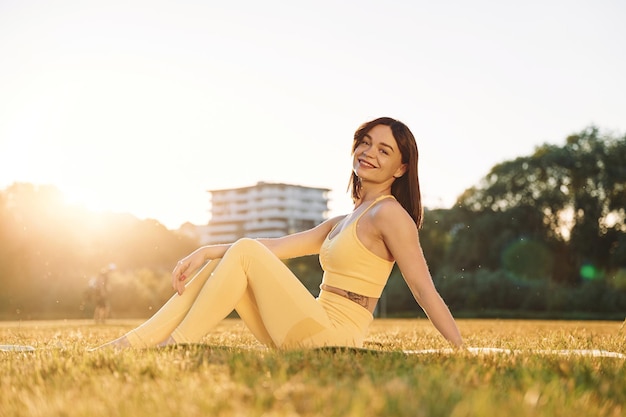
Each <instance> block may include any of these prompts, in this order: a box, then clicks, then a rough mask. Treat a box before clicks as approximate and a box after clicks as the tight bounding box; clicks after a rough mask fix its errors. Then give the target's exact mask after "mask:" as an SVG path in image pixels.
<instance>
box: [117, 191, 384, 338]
mask: <svg viewBox="0 0 626 417" xmlns="http://www.w3.org/2000/svg"><path fill="white" fill-rule="evenodd" d="M383 198H393V196H391V195H386V196H381V197H379V198H377V199H376V200H375V201H374V202H373V203H372V204H371V205H370V206H369V207H367V208H366V209H365V210H364V211H363V212H362V213H361V214H360V215H359V216H358V217H357V219H356V220H354V221H353V222H351V223H350V224H349V225H347V226H346V227H345V228H344V229H343V230H342V231H340V232H339V233H337V234H336V235H335V236H332V238H331V235H332V234H333V231H334V228H333V230H331V232H330V233H329V234H328V236H327V237H326V239H325V240H324V243H323V244H322V246H321V248H320V254H319V259H320V265H321V266H322V269H323V270H324V276H323V279H322V285H321V286H320V287H322V286H323V285H324V284H326V285H329V286H333V287H337V288H340V289H343V290H345V291H350V292H353V293H357V294H360V295H363V296H367V297H376V298H379V297H380V295H381V293H382V291H383V288H384V287H385V284H386V283H387V280H388V278H389V274H390V273H391V269H392V268H393V264H394V263H393V262H392V261H388V260H386V259H383V258H381V257H379V256H377V255H375V254H374V253H372V252H371V251H370V250H368V249H367V248H366V247H365V246H364V245H363V244H362V243H361V241H359V239H358V237H357V233H356V227H357V224H358V221H359V219H360V218H361V216H363V214H364V213H365V212H367V211H368V210H369V209H370V208H371V207H372V206H373V205H374V204H376V203H377V202H378V201H380V200H382V199H383ZM233 309H234V310H236V311H237V313H238V314H239V316H240V317H241V319H242V320H243V321H244V323H245V324H246V326H247V327H248V328H249V329H250V331H251V332H252V333H253V334H254V336H255V337H256V338H257V339H258V340H259V341H260V342H261V343H263V344H265V345H267V346H271V347H277V348H307V347H323V346H349V347H361V346H363V341H364V339H365V336H366V335H367V329H368V327H369V325H370V323H371V322H372V320H373V316H372V314H371V313H370V312H369V311H368V310H367V309H366V308H365V307H363V306H361V305H359V304H357V303H356V302H354V301H351V300H349V299H348V298H345V297H342V296H341V295H338V294H335V293H332V292H329V291H324V290H323V289H322V291H321V292H320V294H319V296H318V297H317V298H315V297H314V296H313V295H312V294H311V293H310V291H309V290H308V289H307V288H306V287H305V286H304V285H303V284H302V283H301V282H300V280H298V278H297V277H296V276H295V275H294V274H293V273H292V272H291V270H289V268H288V267H287V266H286V265H285V264H284V263H283V262H282V261H281V260H280V259H279V258H278V257H276V255H274V254H273V253H272V252H271V251H270V250H269V249H268V248H267V247H265V246H264V245H263V244H262V243H259V242H257V241H256V240H253V239H249V238H243V239H239V240H238V241H236V242H235V243H234V244H233V245H231V247H230V248H229V249H228V250H227V251H226V253H225V254H224V256H223V257H222V258H221V259H215V260H212V261H209V262H208V263H207V264H205V265H204V266H203V267H202V268H201V269H200V270H199V271H198V272H197V273H196V275H195V276H194V277H193V278H192V279H191V280H190V281H189V283H188V284H187V285H186V287H185V292H184V293H183V294H182V295H178V294H175V295H174V296H172V298H170V299H169V301H168V302H167V303H166V304H165V305H164V306H163V307H162V308H161V309H160V310H159V311H157V312H156V313H155V314H154V315H153V316H152V317H151V318H150V319H148V320H147V321H146V322H145V323H143V324H142V325H140V326H139V327H137V328H135V329H133V330H131V331H130V332H128V333H127V334H126V337H127V339H128V341H129V343H130V344H131V346H134V347H149V346H155V345H157V344H159V343H160V342H162V341H164V340H165V339H167V338H168V337H169V336H170V335H171V336H172V337H173V338H174V340H175V341H176V342H178V343H197V342H199V341H200V340H201V339H202V337H203V336H204V335H205V334H207V333H208V332H209V331H210V330H211V329H213V328H214V327H215V326H216V325H217V324H218V323H219V322H220V321H221V320H223V319H224V318H225V317H226V316H228V314H230V313H231V312H232V311H233Z"/></svg>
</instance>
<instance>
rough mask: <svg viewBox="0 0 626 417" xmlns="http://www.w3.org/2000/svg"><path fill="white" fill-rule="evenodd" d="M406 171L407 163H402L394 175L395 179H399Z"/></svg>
mask: <svg viewBox="0 0 626 417" xmlns="http://www.w3.org/2000/svg"><path fill="white" fill-rule="evenodd" d="M405 172H406V164H402V165H400V168H398V169H397V170H396V172H395V173H394V174H393V177H394V178H395V179H398V178H400V177H401V176H403V175H404V173H405Z"/></svg>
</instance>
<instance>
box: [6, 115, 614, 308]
mask: <svg viewBox="0 0 626 417" xmlns="http://www.w3.org/2000/svg"><path fill="white" fill-rule="evenodd" d="M625 208H626V136H619V135H616V134H610V133H602V132H600V130H599V129H598V128H596V127H593V126H592V127H589V128H586V129H584V130H583V131H581V132H579V133H577V134H574V135H571V136H570V137H568V138H566V140H565V143H564V144H563V145H560V146H557V145H548V144H544V145H541V146H539V147H537V148H536V149H535V151H534V152H533V153H532V154H531V155H528V156H521V157H518V158H515V159H513V160H509V161H505V162H502V163H500V164H497V165H495V166H494V167H492V168H491V169H490V170H489V171H488V173H487V174H486V175H485V177H484V178H483V179H482V181H481V182H480V183H479V184H477V185H476V186H474V187H471V188H469V189H467V190H465V191H464V192H463V193H462V194H461V195H460V196H459V197H458V200H457V202H456V204H455V205H454V206H453V207H451V208H449V209H437V210H428V209H427V210H426V213H425V217H424V226H423V228H422V230H421V231H420V239H421V242H422V246H423V250H424V253H425V255H426V258H427V260H428V262H429V267H430V270H431V273H432V275H433V279H434V281H435V285H436V286H437V288H438V289H439V291H440V293H441V295H442V296H443V298H444V299H445V300H446V302H447V303H448V304H449V305H450V308H451V309H452V311H453V313H454V314H456V315H465V316H503V317H509V316H510V317H513V316H517V317H520V316H533V315H540V316H541V315H542V316H550V317H603V318H623V317H624V315H626V225H625V221H624V220H625V217H626V211H625V210H626V209H625ZM0 242H1V246H0V319H29V318H77V317H91V315H92V313H93V307H94V306H93V301H92V300H90V299H89V297H88V295H89V291H88V289H89V282H90V281H91V280H92V279H93V278H94V277H95V276H97V274H98V272H99V271H100V270H101V269H102V268H103V267H106V266H107V265H109V264H112V263H113V264H115V265H116V269H115V270H114V271H113V272H112V273H111V274H110V276H111V279H110V283H109V288H110V302H111V308H112V315H113V317H131V316H132V317H148V316H149V315H151V314H152V313H153V312H154V311H155V309H157V308H159V307H160V306H161V305H162V304H163V303H164V302H165V301H166V300H167V298H169V297H170V296H171V295H172V294H173V291H172V289H171V288H170V282H169V273H170V271H171V269H172V267H173V265H174V264H175V262H176V261H177V260H178V259H180V258H181V257H182V256H184V255H186V254H187V253H189V252H191V251H192V250H194V249H195V248H196V247H197V246H198V242H196V241H194V240H193V239H191V238H189V237H186V236H184V235H181V234H180V233H178V232H176V231H172V230H168V229H167V228H166V227H164V226H163V225H161V224H160V223H159V222H157V221H155V220H139V219H137V218H135V217H133V216H131V215H129V214H119V213H93V212H89V211H88V210H86V209H84V208H81V207H78V206H70V205H68V204H66V203H65V202H64V199H63V196H62V194H61V193H60V192H59V191H58V189H56V188H55V187H53V186H46V185H43V186H42V185H33V184H24V183H16V184H13V185H11V186H9V187H8V188H6V189H5V190H2V191H0ZM286 263H287V265H288V266H289V267H290V268H291V269H292V270H293V271H294V272H295V273H296V275H297V276H298V277H300V279H301V280H302V281H303V283H304V284H305V285H306V286H307V288H309V290H310V291H311V292H312V293H313V294H317V293H318V291H319V288H318V286H319V283H320V278H321V273H322V272H321V269H320V267H319V263H318V261H317V257H315V256H312V257H303V258H299V259H295V260H289V261H287V262H286ZM419 311H420V310H419V308H418V307H417V305H416V303H415V301H414V300H413V297H412V295H411V294H410V292H409V290H408V288H407V287H406V285H405V284H404V281H403V279H402V276H401V274H400V271H398V269H397V268H394V270H393V272H392V276H391V278H390V280H389V283H388V285H387V287H386V288H385V291H384V293H383V299H382V301H381V303H380V306H379V314H380V315H390V316H391V315H395V316H397V315H412V316H414V315H415V314H416V312H419Z"/></svg>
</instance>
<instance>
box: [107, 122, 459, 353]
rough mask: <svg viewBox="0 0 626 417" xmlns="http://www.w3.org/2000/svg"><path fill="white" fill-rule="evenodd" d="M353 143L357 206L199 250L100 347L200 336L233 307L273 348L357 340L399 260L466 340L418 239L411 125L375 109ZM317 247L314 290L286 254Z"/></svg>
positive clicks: (438, 319) (442, 319) (431, 307)
mask: <svg viewBox="0 0 626 417" xmlns="http://www.w3.org/2000/svg"><path fill="white" fill-rule="evenodd" d="M352 151H353V152H352V156H353V161H352V163H353V167H352V175H351V177H350V185H349V187H350V188H351V191H352V199H353V201H354V210H353V211H352V213H350V214H348V215H346V216H338V217H334V218H332V219H329V220H326V221H324V222H323V223H322V224H320V225H318V226H317V227H315V228H313V229H310V230H307V231H304V232H300V233H295V234H292V235H287V236H284V237H281V238H276V239H254V240H253V239H248V238H244V239H240V240H238V241H236V242H235V243H233V244H229V245H211V246H204V247H201V248H199V249H197V250H196V251H194V252H192V253H191V254H190V255H188V256H187V257H185V258H183V259H181V260H180V261H179V262H178V263H177V264H176V267H175V268H174V270H173V272H172V286H173V287H174V289H176V291H177V294H175V295H174V296H173V297H172V298H171V299H170V300H169V301H168V302H167V303H166V304H165V305H164V306H163V307H162V308H161V309H160V310H159V311H158V312H157V313H156V314H155V315H154V316H153V317H152V318H150V319H149V320H148V321H146V322H145V323H144V324H142V325H140V326H139V327H137V328H136V329H134V330H131V331H130V332H128V333H127V334H125V335H124V336H122V337H120V338H119V339H116V340H114V341H112V342H109V343H107V344H106V345H103V347H115V348H121V347H149V346H155V345H160V346H165V345H170V344H176V343H194V342H198V341H200V340H201V338H202V337H203V336H204V335H205V334H206V333H207V332H209V331H210V330H211V329H212V328H213V327H214V326H215V325H217V324H218V323H219V322H220V321H221V320H222V319H224V318H225V317H226V316H227V315H228V314H229V313H231V312H232V311H233V309H234V310H236V311H237V313H238V314H239V316H240V317H241V318H242V320H243V321H244V322H245V323H246V325H247V326H248V328H249V329H250V330H251V331H252V333H253V334H254V335H255V336H256V338H257V339H258V340H259V341H261V342H262V343H264V344H265V345H267V346H270V347H276V348H283V349H290V348H310V347H323V346H347V347H361V346H362V345H363V341H364V339H365V337H366V333H367V329H368V326H369V325H370V323H371V322H372V320H373V315H372V313H373V312H374V309H375V307H376V303H377V302H378V299H379V297H380V295H381V293H382V291H383V288H384V286H385V284H386V282H387V279H388V278H389V274H390V273H391V269H392V267H393V265H394V262H395V263H397V264H398V266H399V268H400V271H401V272H402V275H403V276H404V279H405V280H406V282H407V284H408V286H409V288H410V290H411V292H412V294H413V296H414V297H415V300H416V301H417V302H418V303H419V305H420V306H421V307H422V308H423V309H424V311H425V312H426V314H427V315H428V317H429V318H430V320H431V322H432V323H433V324H434V326H435V327H436V328H437V329H438V330H439V332H440V333H441V334H442V335H443V336H444V337H445V338H446V339H447V340H448V341H449V342H450V343H451V344H452V345H454V346H456V347H461V346H462V345H463V341H462V338H461V335H460V333H459V330H458V328H457V326H456V324H455V322H454V319H453V318H452V315H451V314H450V311H449V309H448V307H447V306H446V304H445V303H444V302H443V300H442V299H441V297H440V296H439V294H438V292H437V290H436V289H435V287H434V285H433V282H432V278H431V276H430V273H429V270H428V267H427V265H426V260H425V259H424V254H423V253H422V248H421V246H420V242H419V236H418V229H419V227H420V225H421V222H422V204H421V196H420V188H419V179H418V172H417V162H418V151H417V145H416V143H415V138H414V137H413V134H412V133H411V131H410V130H409V129H408V127H407V126H406V125H404V124H403V123H401V122H399V121H397V120H394V119H392V118H388V117H382V118H378V119H375V120H372V121H370V122H367V123H365V124H363V125H362V126H360V127H359V128H358V130H357V131H356V132H355V134H354V142H353V146H352ZM311 254H319V259H320V264H321V266H322V268H323V270H324V275H323V279H322V283H321V285H320V289H321V292H320V295H319V297H318V298H314V297H313V296H312V295H311V293H310V292H309V291H308V290H307V289H306V288H305V287H304V286H303V285H302V284H301V282H300V281H299V280H298V278H297V277H295V276H294V275H293V273H292V272H291V271H290V270H289V269H288V268H287V267H286V266H285V265H284V263H283V262H282V261H281V259H288V258H295V257H299V256H304V255H311ZM196 271H198V272H196ZM194 273H195V275H193V276H192V274H194ZM188 278H191V279H188Z"/></svg>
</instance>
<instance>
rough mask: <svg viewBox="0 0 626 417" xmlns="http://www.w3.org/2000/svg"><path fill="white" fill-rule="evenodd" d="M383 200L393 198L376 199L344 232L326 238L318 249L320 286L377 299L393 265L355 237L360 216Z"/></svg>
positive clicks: (390, 196)
mask: <svg viewBox="0 0 626 417" xmlns="http://www.w3.org/2000/svg"><path fill="white" fill-rule="evenodd" d="M384 198H394V197H393V196H392V195H383V196H380V197H378V198H377V199H376V200H374V202H373V203H372V204H370V206H369V207H368V208H366V209H365V210H364V211H363V213H361V214H360V215H359V217H357V219H356V220H354V221H353V222H352V223H350V224H349V225H348V226H347V227H346V228H345V229H344V230H342V231H341V232H339V233H338V234H336V235H335V236H333V237H332V239H331V238H330V235H331V234H332V232H333V230H334V228H333V229H332V230H331V231H330V233H329V234H328V236H326V240H324V243H323V244H322V247H321V248H320V265H321V266H322V269H323V270H324V277H323V279H322V285H324V284H326V285H330V286H333V287H337V288H341V289H342V290H345V291H350V292H354V293H357V294H360V295H364V296H367V297H376V298H380V295H381V294H382V292H383V289H384V288H385V284H387V280H388V279H389V274H391V269H392V268H393V264H394V262H393V261H388V260H386V259H383V258H381V257H380V256H378V255H376V254H374V253H372V252H371V251H370V250H369V249H367V248H366V247H365V245H363V243H362V242H361V241H360V240H359V238H358V236H357V234H356V226H357V223H358V222H359V220H360V219H361V216H363V214H365V213H366V212H367V211H368V210H369V209H370V208H372V206H373V205H374V204H376V203H377V202H379V201H380V200H382V199H384ZM337 224H339V223H337ZM335 227H336V225H335Z"/></svg>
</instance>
